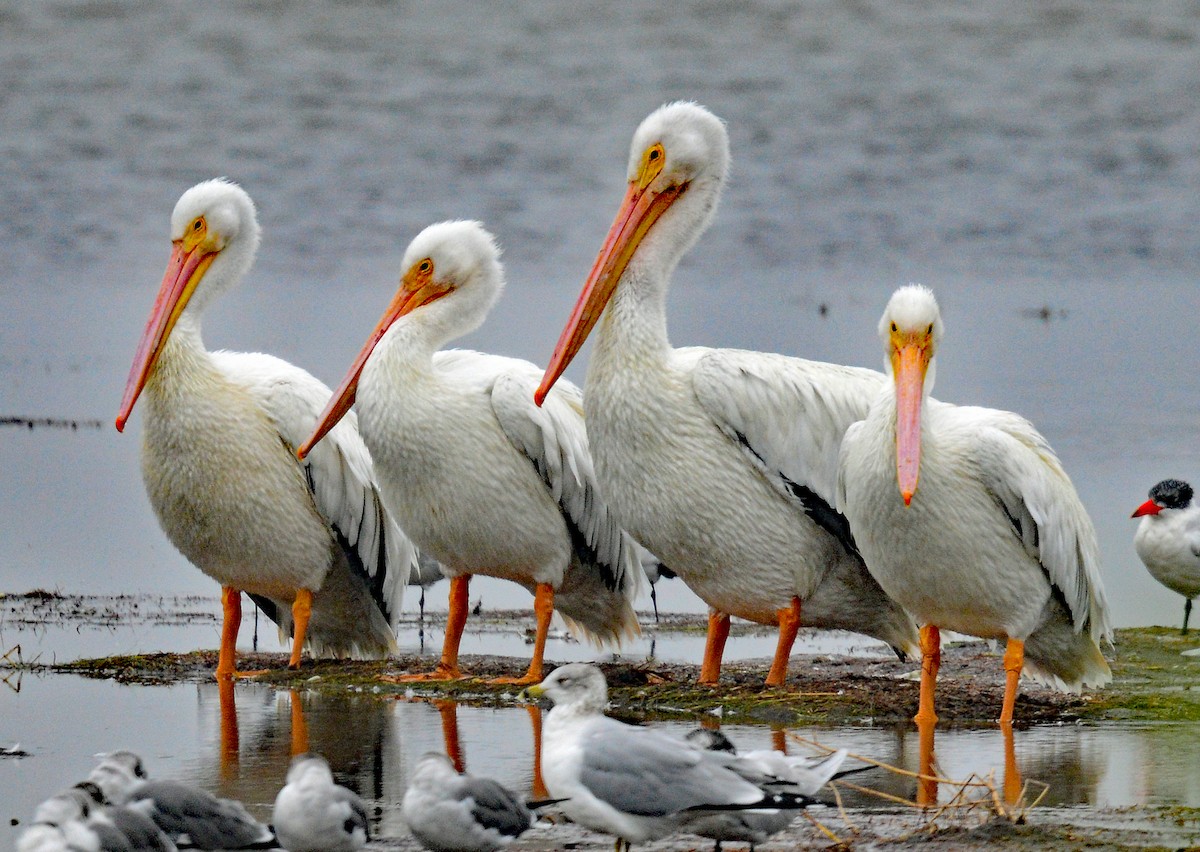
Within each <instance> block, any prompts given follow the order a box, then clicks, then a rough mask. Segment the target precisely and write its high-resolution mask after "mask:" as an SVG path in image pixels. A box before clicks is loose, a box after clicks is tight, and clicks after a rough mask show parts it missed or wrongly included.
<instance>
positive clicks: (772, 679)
mask: <svg viewBox="0 0 1200 852" xmlns="http://www.w3.org/2000/svg"><path fill="white" fill-rule="evenodd" d="M776 615H777V616H778V617H779V641H778V643H776V645H775V659H774V661H773V662H772V663H771V671H769V672H768V673H767V681H766V685H767V686H783V682H784V681H785V680H787V668H788V660H789V659H790V658H791V656H792V645H794V644H795V643H796V633H797V632H798V631H799V630H800V598H798V597H795V596H794V595H793V596H792V605H791V606H789V607H788V608H787V609H781V610H779V611H778V612H776Z"/></svg>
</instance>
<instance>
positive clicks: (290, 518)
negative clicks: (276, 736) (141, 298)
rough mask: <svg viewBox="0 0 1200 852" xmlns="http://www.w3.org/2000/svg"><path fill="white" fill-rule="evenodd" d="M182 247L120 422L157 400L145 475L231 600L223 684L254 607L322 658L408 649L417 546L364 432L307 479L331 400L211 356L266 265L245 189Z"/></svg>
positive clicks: (188, 221)
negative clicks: (386, 493)
mask: <svg viewBox="0 0 1200 852" xmlns="http://www.w3.org/2000/svg"><path fill="white" fill-rule="evenodd" d="M171 240H172V242H173V245H174V248H173V250H172V253H171V259H170V262H169V263H168V264H167V271H166V274H165V275H164V276H163V282H162V287H161V289H160V290H159V293H158V298H157V300H156V301H155V304H154V309H153V311H152V312H151V314H150V319H149V321H148V322H147V324H146V331H145V333H144V334H143V336H142V340H141V343H140V344H139V346H138V350H137V355H136V356H135V358H134V362H133V367H132V368H131V370H130V372H129V382H128V384H127V385H126V387H125V396H124V399H123V400H122V401H121V410H120V413H119V414H118V415H117V429H118V430H120V431H123V430H124V428H125V423H126V421H127V420H128V419H129V415H130V412H131V411H132V409H133V406H134V403H135V402H136V401H137V399H138V396H139V395H140V394H141V392H142V390H143V389H145V394H146V404H145V406H144V408H145V409H146V415H145V434H144V436H143V442H142V476H143V478H144V480H145V483H146V491H147V493H148V495H149V497H150V504H151V506H153V508H154V512H155V514H156V515H157V516H158V520H159V523H160V524H161V525H162V528H163V530H164V531H165V532H166V534H167V537H168V538H169V539H170V540H171V542H172V543H173V544H174V545H175V546H176V547H177V548H178V549H179V550H180V551H181V552H182V553H183V555H184V556H186V557H187V558H188V559H189V560H191V562H192V563H193V564H194V565H196V566H197V567H198V568H200V570H202V571H203V572H204V573H205V574H207V575H209V576H210V577H212V578H213V579H214V580H216V581H217V582H218V583H220V584H221V587H222V594H221V599H222V604H223V608H224V626H223V629H222V632H221V654H220V659H219V662H218V664H217V671H216V674H217V677H218V678H224V677H231V676H233V675H235V674H236V672H235V665H234V656H235V650H234V649H235V644H236V641H237V633H238V625H239V623H240V621H241V592H242V591H245V592H248V593H249V594H250V595H251V596H252V597H253V598H254V599H255V601H256V602H258V603H259V605H260V606H261V607H263V608H264V611H266V613H267V614H268V615H269V616H270V617H271V618H272V619H274V620H275V621H276V623H278V624H279V627H280V635H281V638H282V637H283V636H285V635H286V633H287V632H288V631H289V630H290V631H291V632H292V633H293V636H294V638H293V642H292V655H291V660H290V663H289V664H290V666H291V667H293V668H295V667H297V666H298V665H299V663H300V653H301V649H302V648H303V647H304V646H305V644H306V643H307V646H308V648H309V650H310V652H311V653H313V654H316V655H333V656H345V655H354V656H382V655H384V654H387V653H388V652H389V651H391V650H392V649H394V648H395V638H394V636H395V624H396V620H397V619H398V617H399V614H400V604H401V601H402V596H403V594H404V586H405V584H406V583H407V582H408V572H409V570H410V569H411V567H412V565H413V563H414V562H415V558H416V557H415V551H414V550H413V547H412V544H411V543H410V542H409V541H408V539H407V538H405V536H404V534H403V533H402V532H401V531H400V529H399V527H397V526H396V524H395V522H394V521H393V520H392V519H391V518H390V516H389V515H388V514H387V512H386V511H385V510H384V507H383V504H382V503H381V502H380V498H379V494H378V492H377V490H376V487H375V482H374V478H373V477H374V474H373V473H372V469H371V457H370V455H369V454H368V453H367V450H366V447H365V446H364V445H363V443H362V440H361V439H360V438H359V437H358V433H357V429H356V425H355V423H354V421H353V419H351V420H350V421H349V422H347V423H346V424H345V425H343V426H342V427H340V428H339V429H338V430H337V432H336V433H335V434H334V435H332V436H331V437H332V440H331V441H329V442H327V443H326V445H325V446H324V447H322V449H321V450H320V452H318V453H314V454H313V456H312V457H311V458H309V459H308V460H307V462H306V463H305V464H300V463H299V462H298V461H297V460H296V457H295V454H294V452H293V448H294V447H296V446H298V445H299V443H300V441H302V440H303V439H304V438H305V436H307V435H308V433H309V432H310V431H311V430H312V427H313V426H314V425H315V423H316V418H317V414H318V413H319V412H320V410H321V406H322V405H324V404H325V402H326V400H328V398H329V388H327V387H326V386H325V385H324V384H322V383H321V382H320V381H318V380H317V379H315V378H314V377H312V376H311V375H309V374H308V373H306V372H305V371H304V370H301V369H300V368H298V367H293V366H292V365H291V364H288V363H287V362H285V361H281V360H279V359H278V358H273V357H271V356H270V355H262V354H258V353H253V354H247V353H240V352H209V351H208V350H206V349H205V348H204V343H203V341H202V340H201V338H200V318H201V315H202V313H203V311H204V309H205V308H206V307H207V306H208V305H209V304H211V302H212V300H213V299H214V298H215V297H216V296H217V294H219V293H220V292H222V291H224V290H225V289H227V288H228V287H230V286H232V285H233V284H234V283H235V282H237V281H238V280H239V279H240V278H242V277H243V276H244V275H245V274H246V272H247V271H248V270H249V269H250V266H251V265H252V264H253V262H254V255H255V252H256V251H257V250H258V243H259V226H258V221H257V218H256V216H255V211H254V203H253V202H252V201H251V200H250V196H249V195H247V194H246V192H245V191H244V190H242V189H241V187H239V186H236V185H235V184H232V183H229V182H227V181H224V180H211V181H206V182H204V183H200V184H197V185H196V186H194V187H192V188H191V189H189V190H188V191H187V192H185V193H184V194H183V196H182V197H181V198H180V199H179V201H178V203H177V204H176V205H175V211H174V213H172V214H171Z"/></svg>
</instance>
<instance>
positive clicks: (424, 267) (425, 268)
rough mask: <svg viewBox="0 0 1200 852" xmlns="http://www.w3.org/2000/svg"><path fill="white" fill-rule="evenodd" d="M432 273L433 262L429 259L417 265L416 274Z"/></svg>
mask: <svg viewBox="0 0 1200 852" xmlns="http://www.w3.org/2000/svg"><path fill="white" fill-rule="evenodd" d="M432 271H433V261H432V260H430V259H429V258H425V259H424V260H422V261H421V262H420V263H418V264H417V272H424V273H427V274H428V273H430V272H432Z"/></svg>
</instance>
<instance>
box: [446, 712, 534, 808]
mask: <svg viewBox="0 0 1200 852" xmlns="http://www.w3.org/2000/svg"><path fill="white" fill-rule="evenodd" d="M430 703H431V704H432V705H433V706H434V707H435V708H436V709H437V711H438V714H439V715H440V716H441V718H442V744H443V746H444V747H445V749H446V756H447V757H449V758H450V762H451V763H453V764H454V769H455V771H456V772H458V773H459V774H460V775H461V774H462V773H465V772H466V771H467V761H466V757H465V756H464V754H463V749H462V739H461V737H460V736H459V733H458V702H456V701H448V700H438V701H432V702H430ZM525 711H526V713H527V714H528V715H529V725H530V729H531V730H532V732H533V782H532V783H531V784H530V794H531V796H532V798H534V799H547V798H549V797H550V794H549V793H547V792H546V784H545V782H544V781H543V780H542V708H541V707H539V706H538V705H536V704H527V705H525Z"/></svg>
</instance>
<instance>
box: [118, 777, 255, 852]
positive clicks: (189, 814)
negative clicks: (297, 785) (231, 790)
mask: <svg viewBox="0 0 1200 852" xmlns="http://www.w3.org/2000/svg"><path fill="white" fill-rule="evenodd" d="M129 806H130V807H133V808H136V809H138V810H140V811H142V812H143V813H145V814H146V815H147V816H149V817H150V818H151V819H152V820H154V822H155V823H156V824H157V825H158V827H159V828H161V829H162V830H163V831H164V832H165V833H166V834H167V836H168V837H171V838H173V839H174V840H175V841H176V842H177V843H180V844H186V845H189V846H193V847H195V848H197V849H251V848H262V847H263V846H264V844H269V843H271V842H272V841H273V840H274V835H273V834H272V833H271V830H270V829H269V828H267V827H266V826H265V825H263V824H262V823H261V822H259V821H258V820H256V819H255V818H254V817H252V816H251V815H250V813H249V811H247V810H246V808H245V806H244V805H243V804H242V803H241V802H237V801H234V800H232V799H218V798H217V797H216V796H214V795H212V794H211V793H209V792H208V791H206V790H201V789H199V788H198V787H189V786H188V785H187V784H182V783H180V782H178V781H147V782H145V783H144V784H142V785H141V786H140V787H138V788H137V789H136V790H134V791H133V794H132V796H131V797H130V800H129Z"/></svg>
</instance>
